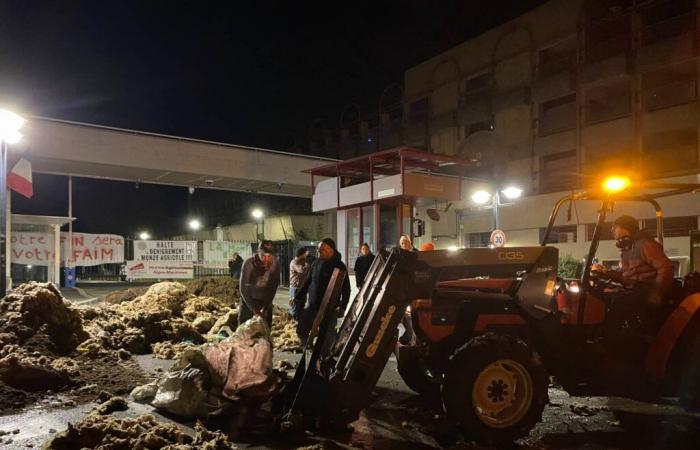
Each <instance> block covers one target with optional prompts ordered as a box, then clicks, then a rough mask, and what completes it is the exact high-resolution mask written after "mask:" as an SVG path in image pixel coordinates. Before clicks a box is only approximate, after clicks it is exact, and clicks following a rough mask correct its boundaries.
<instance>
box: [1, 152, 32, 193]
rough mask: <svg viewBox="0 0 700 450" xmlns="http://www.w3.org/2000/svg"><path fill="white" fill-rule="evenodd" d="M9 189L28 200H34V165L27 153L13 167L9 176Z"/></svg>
mask: <svg viewBox="0 0 700 450" xmlns="http://www.w3.org/2000/svg"><path fill="white" fill-rule="evenodd" d="M7 187H9V188H10V189H12V190H13V191H15V192H17V193H19V194H22V195H24V196H25V197H27V198H32V196H33V195H34V186H33V183H32V163H31V161H29V157H28V155H27V154H26V153H25V154H24V155H22V156H21V157H20V158H19V160H18V161H17V162H16V163H15V165H14V166H12V170H10V173H8V174H7Z"/></svg>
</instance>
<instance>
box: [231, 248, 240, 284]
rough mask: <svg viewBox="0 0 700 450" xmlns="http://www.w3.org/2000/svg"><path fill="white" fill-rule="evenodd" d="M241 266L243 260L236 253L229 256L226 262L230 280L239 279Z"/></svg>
mask: <svg viewBox="0 0 700 450" xmlns="http://www.w3.org/2000/svg"><path fill="white" fill-rule="evenodd" d="M242 266H243V258H241V255H239V254H238V253H234V254H233V255H231V258H230V259H229V260H228V273H229V275H231V278H233V279H234V280H237V279H239V278H240V277H241V267H242Z"/></svg>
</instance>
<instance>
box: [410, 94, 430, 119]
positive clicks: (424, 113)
mask: <svg viewBox="0 0 700 450" xmlns="http://www.w3.org/2000/svg"><path fill="white" fill-rule="evenodd" d="M429 110H430V102H429V101H428V98H427V97H426V98H422V99H420V100H416V101H415V102H413V103H411V105H410V106H409V108H408V119H409V120H410V122H411V123H419V122H425V121H426V120H428V113H429Z"/></svg>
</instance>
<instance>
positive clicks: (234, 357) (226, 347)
mask: <svg viewBox="0 0 700 450" xmlns="http://www.w3.org/2000/svg"><path fill="white" fill-rule="evenodd" d="M204 357H205V358H206V360H207V363H208V365H209V374H210V375H211V383H212V385H213V386H214V387H217V388H220V389H221V395H223V396H224V397H226V398H228V399H231V400H237V399H239V398H240V397H241V396H242V395H246V394H247V396H259V395H270V394H271V393H272V391H273V389H272V388H267V387H266V386H268V385H270V384H275V383H274V380H273V379H274V378H275V377H274V373H273V372H272V344H271V343H270V329H269V328H268V326H267V323H265V320H264V319H263V318H261V317H258V316H256V317H253V318H252V319H250V320H247V321H246V322H244V323H242V324H241V325H239V327H238V329H236V332H235V333H234V334H233V336H231V337H230V338H228V339H226V340H224V341H222V342H220V343H218V344H213V345H209V346H207V348H206V349H205V350H204ZM258 387H263V388H262V389H255V388H258Z"/></svg>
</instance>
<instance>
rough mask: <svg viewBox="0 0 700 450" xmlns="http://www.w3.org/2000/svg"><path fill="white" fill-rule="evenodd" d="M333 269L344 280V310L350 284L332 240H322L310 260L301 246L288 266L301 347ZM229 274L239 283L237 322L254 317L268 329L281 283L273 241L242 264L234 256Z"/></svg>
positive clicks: (235, 255) (342, 292) (293, 309)
mask: <svg viewBox="0 0 700 450" xmlns="http://www.w3.org/2000/svg"><path fill="white" fill-rule="evenodd" d="M336 268H338V269H341V270H342V271H343V273H344V274H345V275H344V276H345V278H346V279H344V280H343V285H342V290H341V299H340V306H339V308H340V310H343V309H344V308H345V307H346V306H347V304H348V301H349V300H350V283H349V282H348V281H347V267H346V266H345V264H344V263H343V261H342V260H341V255H340V252H338V250H337V249H336V245H335V241H334V240H333V239H331V238H325V239H323V240H322V241H321V242H320V243H319V244H318V257H317V258H314V259H313V260H312V259H311V258H310V256H309V252H308V250H307V249H306V248H305V247H302V248H300V249H299V250H297V253H296V257H295V258H294V259H293V260H292V261H291V262H290V263H289V296H290V300H289V313H290V315H291V316H292V317H294V319H296V320H297V322H298V325H297V334H298V336H299V339H300V340H301V342H302V344H303V343H305V342H306V339H307V337H308V335H309V331H310V330H311V326H312V324H313V321H314V318H315V316H316V312H317V311H318V309H319V308H320V306H321V302H322V301H323V295H324V293H325V292H326V287H327V286H328V284H329V283H330V280H331V277H332V275H333V271H334V269H336ZM229 273H230V275H231V276H232V277H233V278H238V279H239V280H240V284H239V288H240V293H241V304H240V307H239V310H238V323H243V322H245V321H246V320H248V319H250V318H252V317H253V316H255V315H257V316H261V317H263V318H264V319H265V321H266V322H267V324H268V325H270V326H271V325H272V302H273V300H274V298H275V294H276V293H277V288H278V287H279V283H280V267H279V260H278V259H277V257H276V256H275V255H274V247H273V244H272V241H269V240H265V241H263V242H262V243H261V244H260V247H259V249H258V251H257V252H256V253H255V254H254V255H253V256H251V257H250V258H248V259H246V260H245V261H243V259H242V258H241V257H240V255H238V254H237V253H236V254H234V255H233V256H232V257H231V259H230V260H229Z"/></svg>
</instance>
